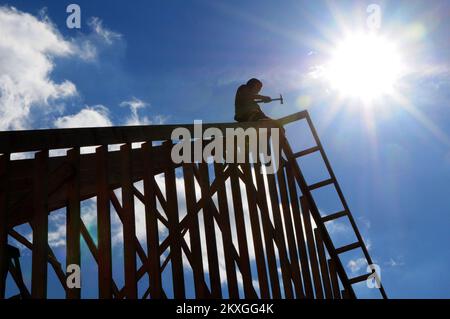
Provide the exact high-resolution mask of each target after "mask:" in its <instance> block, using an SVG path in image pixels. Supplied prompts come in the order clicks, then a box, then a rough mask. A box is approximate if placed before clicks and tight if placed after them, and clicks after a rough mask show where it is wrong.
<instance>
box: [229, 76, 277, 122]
mask: <svg viewBox="0 0 450 319" xmlns="http://www.w3.org/2000/svg"><path fill="white" fill-rule="evenodd" d="M262 86H263V84H262V82H261V81H260V80H258V79H255V78H253V79H250V80H248V82H247V84H242V85H241V86H240V87H239V88H238V89H237V92H236V99H235V102H234V106H235V116H234V119H235V120H236V121H238V122H252V121H259V120H270V119H271V118H269V117H268V116H266V114H264V112H263V111H261V108H260V107H259V105H258V103H260V102H264V103H268V102H270V101H272V99H271V98H270V97H268V96H264V95H259V92H260V91H261V88H262Z"/></svg>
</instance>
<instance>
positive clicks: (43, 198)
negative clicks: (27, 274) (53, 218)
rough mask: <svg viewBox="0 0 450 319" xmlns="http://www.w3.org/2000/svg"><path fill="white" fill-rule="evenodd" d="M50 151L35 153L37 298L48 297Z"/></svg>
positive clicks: (34, 270) (34, 283)
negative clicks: (48, 163)
mask: <svg viewBox="0 0 450 319" xmlns="http://www.w3.org/2000/svg"><path fill="white" fill-rule="evenodd" d="M47 160H48V151H47V150H43V151H40V152H38V153H36V154H35V167H34V173H35V175H34V183H33V185H34V191H33V197H34V200H33V204H34V216H33V220H32V223H31V225H32V228H33V255H32V275H31V276H32V277H31V296H32V297H33V298H36V299H42V298H46V297H47V255H48V205H47V203H48V202H47V199H48V197H47V196H48V194H47V190H48V166H47Z"/></svg>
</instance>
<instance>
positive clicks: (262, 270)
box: [241, 153, 270, 299]
mask: <svg viewBox="0 0 450 319" xmlns="http://www.w3.org/2000/svg"><path fill="white" fill-rule="evenodd" d="M246 157H247V161H246V163H244V164H242V165H241V167H242V171H243V173H244V176H243V177H244V183H245V188H246V190H247V205H248V213H249V215H250V216H249V217H250V225H251V229H252V237H253V238H252V239H253V247H254V248H255V261H256V268H257V270H258V283H259V290H260V294H261V295H260V297H261V299H268V298H270V292H269V282H268V278H267V268H266V262H265V256H264V247H263V243H262V238H261V226H260V222H259V214H258V208H257V205H256V198H255V193H254V192H252V191H251V188H252V187H254V185H253V178H252V168H251V166H250V164H248V163H249V162H248V153H246Z"/></svg>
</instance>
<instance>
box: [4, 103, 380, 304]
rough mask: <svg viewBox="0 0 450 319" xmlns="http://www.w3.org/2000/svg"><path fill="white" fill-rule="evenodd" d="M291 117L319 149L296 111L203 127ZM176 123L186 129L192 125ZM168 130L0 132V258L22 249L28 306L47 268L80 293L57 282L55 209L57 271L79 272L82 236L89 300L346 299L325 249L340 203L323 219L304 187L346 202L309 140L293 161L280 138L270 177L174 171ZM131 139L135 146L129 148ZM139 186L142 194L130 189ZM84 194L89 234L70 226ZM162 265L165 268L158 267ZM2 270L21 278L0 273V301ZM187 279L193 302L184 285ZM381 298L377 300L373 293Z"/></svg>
mask: <svg viewBox="0 0 450 319" xmlns="http://www.w3.org/2000/svg"><path fill="white" fill-rule="evenodd" d="M298 120H306V121H307V122H308V124H309V125H310V127H311V129H312V132H313V136H314V138H316V140H317V141H318V137H317V133H316V132H315V130H314V128H313V126H312V122H311V120H310V118H309V115H308V113H307V112H306V111H303V112H299V113H296V114H293V115H290V116H287V117H285V118H282V119H280V120H278V121H277V123H276V125H274V123H273V122H263V123H218V124H204V125H203V129H204V130H205V129H207V128H210V127H215V128H218V129H219V130H221V131H222V132H223V133H225V131H226V129H227V128H238V127H242V128H248V127H256V128H257V129H259V128H261V127H267V128H273V127H276V128H277V127H279V125H285V124H288V123H291V122H295V121H298ZM182 126H183V127H185V128H186V129H188V130H189V131H191V132H194V127H193V125H182ZM177 127H180V125H164V126H134V127H111V128H87V129H84V128H83V129H63V130H40V131H17V132H0V177H1V181H0V182H1V184H0V259H1V260H8V261H9V256H8V253H7V249H8V235H9V236H11V237H13V238H14V239H15V240H17V241H19V242H21V243H22V244H23V245H25V246H26V247H28V248H29V249H30V250H31V251H32V267H31V268H32V271H31V287H30V288H31V289H30V291H31V297H32V298H46V297H47V277H46V275H47V268H48V263H50V264H51V266H52V267H53V269H54V270H55V272H56V274H57V276H58V279H59V280H60V282H61V285H62V286H63V288H64V291H65V297H66V298H70V299H79V298H81V296H82V294H81V292H82V291H83V287H81V289H69V288H68V287H66V286H65V278H66V275H65V273H64V270H63V268H62V266H61V264H60V263H59V262H58V259H57V256H56V255H55V254H54V253H53V251H52V247H51V246H49V242H48V227H49V226H48V220H49V214H51V213H52V212H53V211H55V210H57V209H60V208H64V207H65V208H66V214H67V218H66V220H67V222H66V233H67V237H66V266H68V265H70V264H77V265H80V263H81V259H82V251H81V247H80V240H81V238H84V240H85V242H86V244H87V247H88V249H89V252H90V253H91V254H92V255H93V257H94V260H95V262H96V264H97V267H98V297H99V298H105V299H110V298H118V299H120V298H127V299H136V298H152V299H159V298H186V297H189V298H192V297H195V298H231V299H238V298H243V297H244V298H264V299H266V298H335V299H340V298H342V297H345V298H354V297H356V296H355V293H354V291H353V289H352V283H353V282H357V281H358V278H348V276H347V273H346V271H345V269H344V267H343V265H342V263H341V261H340V259H339V254H340V253H341V252H342V251H343V248H342V247H341V248H338V249H335V247H334V245H333V242H332V241H331V238H330V236H329V234H328V233H327V230H326V227H325V223H326V222H329V221H331V220H334V219H337V218H340V217H342V216H349V218H350V217H351V214H350V210H349V208H348V206H347V205H346V204H345V205H344V208H345V211H343V212H340V213H338V214H334V215H330V216H327V217H325V218H323V219H322V217H321V216H320V214H319V212H318V210H317V205H316V203H315V202H314V198H313V196H312V195H311V191H312V190H313V189H316V188H319V187H322V186H324V185H335V186H336V190H337V192H338V195H339V196H340V198H341V199H342V201H343V202H344V201H345V200H344V199H343V195H342V191H341V190H340V188H339V187H338V186H339V185H338V184H337V181H336V179H335V177H334V174H333V173H332V171H331V166H329V162H328V160H327V159H326V155H325V153H324V151H323V148H322V146H321V144H320V141H318V143H317V146H315V147H313V148H311V149H308V150H303V151H299V152H296V153H294V152H292V150H291V149H290V146H289V144H288V142H287V140H285V139H284V137H283V136H282V137H281V140H280V145H281V146H280V147H281V149H280V152H281V154H282V155H283V157H284V158H285V160H283V161H282V162H283V165H282V167H281V168H280V169H279V170H278V172H277V173H276V174H267V173H265V170H264V164H262V163H260V162H256V163H250V162H248V161H247V162H246V163H224V162H216V163H214V164H211V163H207V162H194V163H182V164H181V163H174V162H173V161H172V159H171V150H172V146H173V145H174V143H176V141H173V140H171V132H172V130H173V129H175V128H177ZM209 141H211V140H209ZM138 142H141V143H143V144H142V145H140V146H138V147H134V146H133V143H138ZM272 142H274V141H272ZM275 142H276V141H275ZM192 143H194V142H193V141H192ZM113 144H121V146H120V148H119V150H111V149H110V146H111V145H113ZM87 146H96V149H95V152H94V153H90V154H84V153H83V150H82V147H87ZM61 148H68V149H69V150H68V152H67V155H63V156H59V157H49V150H52V149H61ZM34 151H37V153H36V154H35V156H34V158H29V159H23V160H10V159H9V157H10V154H11V153H15V152H34ZM313 152H320V153H321V155H322V156H323V157H324V159H325V161H326V166H327V168H328V170H329V172H330V178H329V179H327V180H325V181H322V182H318V183H316V184H313V185H307V184H306V183H305V181H304V178H303V175H302V170H301V168H300V167H299V165H298V163H297V161H296V158H297V157H300V156H305V155H307V154H310V153H313ZM254 156H255V154H253V157H254ZM246 157H247V159H249V157H248V155H247V156H246ZM256 157H258V158H259V154H256ZM140 181H142V182H143V187H142V189H140V188H139V189H138V187H136V186H135V183H136V182H140ZM118 194H120V197H119V195H118ZM94 197H95V198H96V210H97V212H96V213H97V214H96V225H97V232H96V234H92V233H90V231H89V227H88V226H89V225H86V224H85V223H84V222H83V220H82V219H81V211H82V209H83V205H82V202H83V201H84V200H86V199H90V198H94ZM135 201H141V202H142V204H143V206H144V212H142V213H143V214H144V216H145V224H144V225H143V227H144V228H145V234H144V237H145V238H141V237H139V236H140V235H141V234H140V233H138V231H137V228H136V218H137V214H138V212H137V205H135ZM111 207H113V208H114V210H115V212H117V215H118V216H119V220H120V221H119V222H120V225H118V227H119V229H121V230H122V231H123V254H118V253H117V251H116V250H115V249H117V248H115V247H114V245H113V238H112V237H113V236H112V228H113V227H115V225H113V223H114V221H113V220H112V218H111V214H112V213H113V211H112V210H111ZM200 212H201V213H202V214H201V215H199V213H200ZM350 221H351V223H352V226H353V230H354V231H355V233H356V237H357V238H358V242H357V243H355V244H354V245H352V246H351V247H349V248H348V249H356V248H363V252H364V254H365V256H368V254H366V250H365V249H366V248H365V246H364V244H363V242H362V237H361V236H360V234H359V232H358V230H357V228H356V224H355V223H354V220H353V218H351V219H350ZM24 223H29V224H30V225H31V227H32V230H33V235H32V238H33V240H32V242H29V241H28V240H27V239H26V236H24V235H23V234H20V233H18V232H16V231H15V230H14V229H13V227H15V226H18V225H22V224H24ZM142 239H145V241H146V245H144V246H143V245H141V240H142ZM344 248H345V249H347V247H344ZM116 258H123V265H124V269H123V273H124V283H125V284H124V287H118V286H117V284H116V282H117V281H116V279H115V278H114V276H113V271H112V269H113V265H114V262H115V259H116ZM137 258H139V259H140V261H141V266H140V267H138V265H137ZM367 260H368V261H370V257H369V258H367ZM168 265H170V268H171V271H164V270H165V269H166V267H168ZM80 266H81V269H83V267H84V266H85V265H80ZM18 269H19V273H18ZM8 271H9V272H10V273H11V274H12V275H13V276H14V277H15V278H19V279H20V277H21V274H20V264H19V265H17V261H15V262H14V263H12V266H10V264H9V262H8V263H6V262H5V263H3V264H1V265H0V299H2V298H4V297H7V295H8V287H6V289H5V282H6V280H5V279H4V278H5V274H6V273H7V272H8ZM189 273H191V274H192V277H193V279H194V280H193V283H194V286H193V289H192V290H193V291H194V295H190V292H189V291H190V289H187V286H186V282H187V280H188V279H187V278H188V274H189ZM144 277H145V278H148V279H143V278H144ZM141 280H145V281H146V282H147V280H148V285H147V286H148V288H147V289H146V291H145V293H144V294H143V295H138V287H140V285H139V284H140V283H141ZM165 281H170V282H171V289H168V290H166V289H164V287H167V285H165ZM27 289H28V288H27V287H24V286H23V285H22V286H21V290H22V291H25V290H27ZM341 291H345V294H341ZM4 292H6V294H5V293H4ZM380 292H381V293H382V295H383V296H385V292H384V289H380ZM25 295H26V293H24V296H23V297H25Z"/></svg>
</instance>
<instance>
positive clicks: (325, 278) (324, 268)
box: [314, 228, 333, 299]
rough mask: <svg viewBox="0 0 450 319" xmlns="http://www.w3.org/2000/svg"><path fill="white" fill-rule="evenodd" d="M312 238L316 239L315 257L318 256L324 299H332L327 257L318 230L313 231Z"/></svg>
mask: <svg viewBox="0 0 450 319" xmlns="http://www.w3.org/2000/svg"><path fill="white" fill-rule="evenodd" d="M314 236H315V237H316V247H317V255H318V256H319V264H320V273H321V275H322V276H321V277H322V284H323V289H324V291H325V297H326V298H327V299H332V298H333V292H332V290H331V282H330V274H329V270H328V265H327V256H326V255H325V249H324V246H323V241H322V236H321V235H320V232H319V229H317V228H315V229H314Z"/></svg>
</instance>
